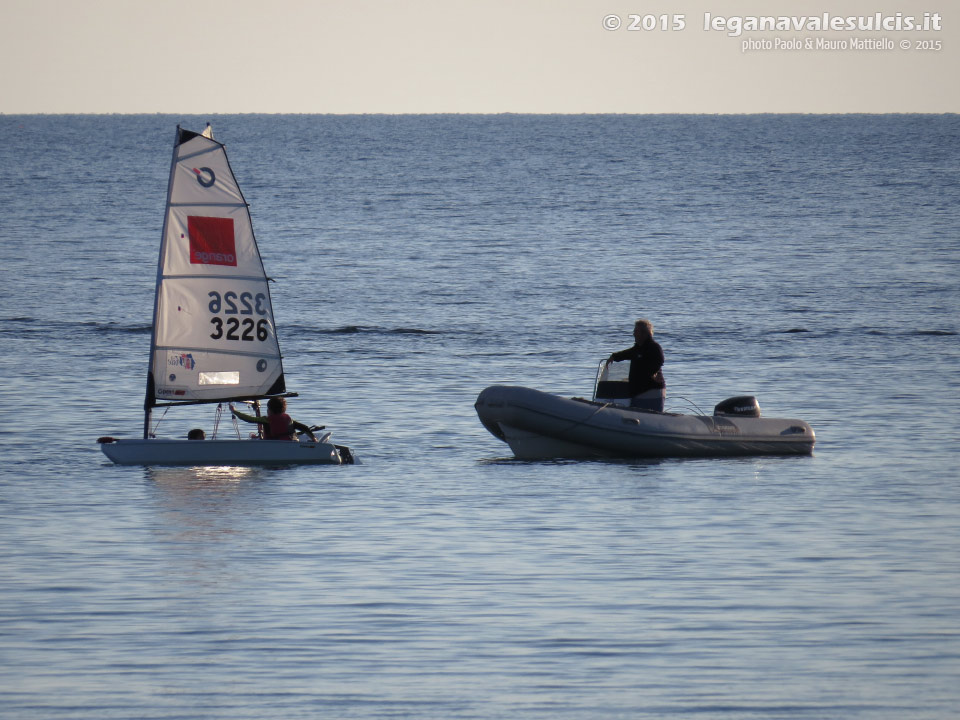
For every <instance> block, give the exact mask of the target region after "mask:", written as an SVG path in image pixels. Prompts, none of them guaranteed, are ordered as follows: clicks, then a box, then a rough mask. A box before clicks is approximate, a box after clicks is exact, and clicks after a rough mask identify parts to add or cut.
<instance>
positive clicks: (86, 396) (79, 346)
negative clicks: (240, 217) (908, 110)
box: [0, 115, 960, 720]
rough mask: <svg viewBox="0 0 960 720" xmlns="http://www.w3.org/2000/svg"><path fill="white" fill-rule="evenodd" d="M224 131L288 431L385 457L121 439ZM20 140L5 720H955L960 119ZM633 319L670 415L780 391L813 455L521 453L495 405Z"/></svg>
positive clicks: (231, 130)
mask: <svg viewBox="0 0 960 720" xmlns="http://www.w3.org/2000/svg"><path fill="white" fill-rule="evenodd" d="M207 120H210V121H212V122H213V126H214V130H215V133H216V135H217V138H218V139H220V140H221V141H224V142H225V143H226V144H227V149H228V152H229V154H230V159H231V161H232V164H233V167H234V170H235V173H236V175H237V177H238V179H239V182H240V185H241V187H242V188H243V190H244V193H245V194H246V198H247V200H248V202H250V204H251V212H252V215H253V222H254V228H255V230H256V232H257V236H258V239H259V242H260V249H261V253H262V255H263V259H264V263H265V265H266V268H267V271H268V273H269V274H270V275H271V276H272V277H273V278H274V279H275V280H276V283H275V284H274V285H273V286H272V295H273V301H274V307H275V312H276V317H277V322H278V325H279V333H280V342H281V347H282V349H283V351H284V354H285V369H286V376H287V381H288V387H289V388H290V389H292V390H296V391H298V392H299V393H300V397H299V398H297V399H294V400H292V401H291V404H290V408H291V414H292V415H293V416H294V417H295V418H297V419H300V420H303V421H306V422H318V423H323V424H326V425H327V426H328V427H329V428H330V429H332V430H333V431H334V439H335V440H337V441H339V442H341V443H344V444H347V445H350V446H351V447H352V448H353V449H354V450H355V452H356V453H357V454H358V455H359V457H360V458H361V459H362V460H363V464H362V465H358V466H346V467H325V468H324V467H321V468H309V467H300V468H287V469H235V468H219V469H218V468H207V469H171V468H152V469H151V468H140V467H133V468H131V467H116V466H113V465H110V464H108V463H107V462H106V460H105V458H104V457H103V456H102V454H101V453H100V451H99V449H98V447H97V445H96V442H95V440H96V438H97V437H98V436H100V435H119V436H131V437H135V436H138V435H139V433H140V432H141V423H142V411H141V406H142V399H143V392H144V378H145V373H146V359H147V358H146V356H147V350H148V346H149V340H150V322H151V312H152V307H153V284H154V275H155V270H156V255H157V249H158V244H159V239H160V229H161V222H162V214H163V205H164V201H165V194H166V182H167V174H168V171H169V162H170V153H171V148H172V143H173V139H174V130H175V126H176V124H177V123H178V122H182V123H183V124H184V125H185V127H188V128H194V129H199V128H202V127H203V124H204V123H205V122H206V121H207ZM0 131H2V135H3V138H4V141H3V143H0V267H2V268H3V270H2V271H3V284H2V289H0V298H2V300H0V340H2V349H0V377H2V382H0V408H2V409H0V412H2V414H3V415H2V419H3V422H2V423H0V457H2V465H0V557H2V566H0V707H2V711H0V715H2V716H3V717H4V719H5V720H6V719H7V718H9V719H10V720H16V719H20V718H30V719H33V718H51V719H57V718H70V719H72V720H73V719H86V718H89V719H90V720H110V719H114V718H124V719H127V718H129V719H131V720H133V719H137V720H144V719H153V718H156V719H158V720H159V719H161V718H162V719H173V718H182V719H183V720H192V719H195V718H224V719H229V720H245V719H250V720H254V719H256V720H263V719H264V718H270V719H277V720H281V719H282V720H289V719H290V718H398V717H403V718H443V719H444V720H461V719H466V718H477V719H488V718H543V719H546V718H550V719H553V718H558V717H560V718H572V719H573V718H576V719H580V718H674V717H676V718H731V719H734V718H735V719H738V720H739V719H750V720H768V719H776V718H785V719H795V718H796V719H800V718H804V719H806V718H817V719H820V718H871V719H874V718H881V719H887V718H889V719H891V720H892V719H894V718H896V719H897V720H899V719H900V718H904V717H910V718H930V719H933V718H936V719H941V718H942V719H947V718H953V717H956V712H957V706H958V705H960V685H958V683H957V678H958V677H960V471H958V463H960V335H958V333H960V117H958V116H922V115H917V116H729V117H711V116H571V117H560V116H519V115H517V116H511V115H505V116H405V117H394V116H355V117H346V116H257V115H245V116H214V117H209V118H208V117H203V118H200V117H173V116H163V115H155V116H0ZM637 317H648V318H650V319H651V320H652V321H653V322H654V324H655V327H656V335H657V339H658V340H659V341H660V343H661V344H662V345H663V347H664V350H665V352H666V356H667V364H666V366H665V368H664V372H665V375H666V377H667V381H668V385H669V387H668V400H667V407H668V409H675V410H685V411H691V410H693V408H696V407H698V408H701V409H703V410H704V411H707V412H709V411H710V410H711V409H712V407H713V405H714V404H715V403H717V402H718V401H720V400H722V399H724V398H727V397H730V396H733V395H739V394H752V395H756V396H757V397H758V399H759V401H760V405H761V407H762V409H763V412H764V414H766V415H770V416H781V417H783V416H786V417H797V418H802V419H804V420H807V421H808V422H810V423H811V424H812V425H813V426H814V428H815V429H816V432H817V436H818V443H817V447H816V452H815V454H814V455H813V456H812V457H802V458H780V459H776V458H765V459H764V458H747V459H721V460H683V461H680V460H664V461H647V462H617V463H613V462H532V463H531V462H518V461H515V460H511V459H510V453H509V449H508V448H507V446H506V445H503V444H502V443H500V442H499V441H497V440H496V439H495V438H493V437H492V436H490V435H489V434H488V433H487V432H486V431H485V430H484V429H483V427H482V426H481V425H480V423H479V422H478V420H477V418H476V415H475V413H474V410H473V402H474V400H475V398H476V395H477V394H478V393H479V391H480V390H482V389H483V388H484V387H485V386H487V385H491V384H494V383H509V384H518V385H527V386H530V387H535V388H538V389H541V390H546V391H550V392H556V393H559V394H564V395H588V394H589V393H590V391H591V388H592V381H593V376H594V372H595V368H596V363H597V362H598V360H599V359H600V358H601V357H605V356H606V355H608V354H609V353H610V352H611V351H613V350H618V349H622V348H625V347H627V346H629V345H630V344H631V342H632V340H631V327H632V324H633V321H634V320H635V319H636V318H637ZM198 412H199V414H192V413H193V411H189V412H181V413H176V412H174V411H171V412H170V413H169V415H168V416H167V417H166V418H164V419H163V421H162V422H161V424H160V426H159V430H158V432H159V434H161V435H164V434H165V435H182V434H183V433H185V432H186V430H187V429H188V428H189V427H192V426H194V425H198V424H199V425H200V426H203V427H205V429H206V430H207V432H208V434H209V433H210V432H212V430H213V424H214V416H213V412H212V409H210V408H206V409H204V410H202V411H198ZM158 416H159V413H158ZM157 419H159V417H158V418H157ZM220 431H221V432H222V433H224V432H225V433H228V434H229V433H232V432H233V428H232V425H229V424H228V423H226V422H224V423H222V425H221V428H220Z"/></svg>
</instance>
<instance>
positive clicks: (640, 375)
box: [610, 338, 667, 395]
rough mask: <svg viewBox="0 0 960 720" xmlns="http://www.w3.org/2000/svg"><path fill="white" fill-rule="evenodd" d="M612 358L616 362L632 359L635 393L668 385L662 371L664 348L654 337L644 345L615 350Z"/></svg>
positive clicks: (632, 381)
mask: <svg viewBox="0 0 960 720" xmlns="http://www.w3.org/2000/svg"><path fill="white" fill-rule="evenodd" d="M610 359H611V360H614V361H615V362H621V361H623V360H629V361H630V392H631V393H633V394H634V395H639V394H640V393H643V392H646V391H647V390H654V389H656V388H665V387H666V386H667V382H666V380H664V379H663V373H662V372H661V371H660V368H661V367H663V348H661V347H660V345H659V343H657V342H655V341H654V340H653V339H652V338H651V339H650V340H647V341H646V342H645V343H643V345H634V346H633V347H630V348H627V349H626V350H621V351H620V352H615V353H613V354H612V355H611V356H610Z"/></svg>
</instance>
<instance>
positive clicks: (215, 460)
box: [98, 124, 355, 465]
mask: <svg viewBox="0 0 960 720" xmlns="http://www.w3.org/2000/svg"><path fill="white" fill-rule="evenodd" d="M295 395H296V393H290V392H287V389H286V383H285V381H284V376H283V363H282V359H281V355H280V345H279V342H278V340H277V332H276V324H275V322H274V318H273V305H272V303H271V301H270V289H269V287H268V285H267V276H266V274H265V272H264V268H263V261H262V260H261V258H260V251H259V249H258V248H257V241H256V238H255V237H254V234H253V225H252V223H251V220H250V211H249V209H248V205H247V202H246V201H245V200H244V198H243V194H242V193H241V192H240V187H239V185H238V184H237V181H236V178H235V177H234V175H233V171H232V169H231V168H230V163H229V161H228V160H227V154H226V150H225V149H224V146H223V144H222V143H220V142H217V141H216V140H215V139H214V138H213V132H212V130H211V128H210V125H209V124H208V125H207V128H206V130H204V131H203V132H202V133H196V132H192V131H189V130H185V129H182V128H181V127H180V126H179V125H178V126H177V134H176V140H175V142H174V148H173V160H172V162H171V165H170V180H169V184H168V187H167V206H166V213H165V216H164V221H163V236H162V240H161V243H160V257H159V261H158V264H157V284H156V295H155V297H154V310H153V332H152V335H151V338H150V360H149V369H148V372H147V388H146V398H145V400H144V421H143V437H142V438H131V439H117V438H113V437H101V438H99V440H98V442H99V443H100V447H101V449H102V450H103V453H104V454H105V455H106V456H107V457H108V458H110V460H112V461H113V462H115V463H117V464H120V465H265V464H269V465H272V464H302V463H311V464H334V465H338V464H344V463H352V462H354V461H355V460H354V455H353V453H352V452H351V450H350V449H349V448H348V447H346V446H343V445H335V444H333V443H332V442H330V433H329V432H327V433H325V434H323V435H322V436H320V438H319V439H317V440H314V439H308V436H306V435H302V436H300V438H299V440H294V441H291V440H267V439H262V437H261V435H262V433H260V432H258V433H255V434H254V435H253V436H250V435H248V436H247V437H241V435H242V433H241V432H240V429H239V426H237V432H236V433H235V435H236V437H230V438H218V437H217V435H216V431H215V432H214V435H213V437H212V438H210V439H206V438H204V439H185V438H159V437H156V435H155V432H154V431H153V430H151V422H152V415H153V412H154V410H156V409H158V408H164V413H166V411H167V410H169V409H170V408H173V407H179V406H185V405H197V404H201V403H217V404H218V411H219V412H222V408H223V403H234V402H238V403H246V404H248V405H250V406H252V408H253V411H254V412H255V414H256V415H259V414H260V409H259V403H260V401H261V400H265V399H269V398H274V397H292V396H295ZM219 412H218V418H219ZM251 427H252V426H251ZM257 427H258V428H262V426H261V425H257ZM321 429H322V428H311V430H317V431H319V430H321ZM314 437H316V436H314Z"/></svg>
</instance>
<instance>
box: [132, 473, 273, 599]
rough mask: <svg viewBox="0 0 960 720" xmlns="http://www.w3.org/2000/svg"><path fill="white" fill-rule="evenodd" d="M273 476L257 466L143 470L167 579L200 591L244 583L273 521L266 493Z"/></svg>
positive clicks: (154, 529) (155, 533) (154, 530)
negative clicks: (251, 560)
mask: <svg viewBox="0 0 960 720" xmlns="http://www.w3.org/2000/svg"><path fill="white" fill-rule="evenodd" d="M271 474H272V473H271V471H270V470H267V469H264V468H255V467H164V468H156V467H155V468H144V480H145V481H146V484H147V486H148V488H149V489H152V490H153V492H152V493H151V496H152V497H153V499H154V501H155V502H154V508H153V509H154V512H155V514H154V518H153V523H152V530H153V533H154V536H155V540H156V543H157V547H158V548H159V549H161V551H162V555H163V557H164V559H165V560H166V568H165V574H166V575H167V576H168V579H179V580H180V581H181V582H184V583H187V584H189V585H197V584H199V585H201V586H213V585H217V586H220V585H223V584H224V583H226V584H228V585H229V584H233V583H238V582H244V581H246V579H247V574H248V572H249V569H248V568H247V569H246V570H245V569H244V568H243V567H242V565H243V562H244V561H245V559H246V558H247V557H248V556H249V553H250V552H251V551H252V550H253V549H255V548H256V547H257V546H259V545H260V544H261V541H262V539H263V536H264V532H265V530H264V528H265V526H268V525H269V524H270V523H269V522H265V521H269V519H270V517H272V513H271V510H270V507H271V505H270V503H269V502H265V500H266V498H265V495H268V494H269V493H265V492H264V487H265V484H264V480H265V478H267V477H269V476H270V475H271Z"/></svg>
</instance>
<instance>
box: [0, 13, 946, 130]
mask: <svg viewBox="0 0 960 720" xmlns="http://www.w3.org/2000/svg"><path fill="white" fill-rule="evenodd" d="M824 12H827V13H829V14H830V15H831V16H836V17H837V18H840V19H843V18H846V17H849V16H852V17H860V16H863V17H864V18H868V19H873V18H874V17H875V15H876V14H877V13H882V14H883V15H885V16H890V17H891V18H894V19H895V17H896V14H897V13H898V12H900V13H902V14H903V15H912V16H914V17H915V18H916V19H917V20H918V21H922V20H923V18H924V14H925V13H929V14H930V19H931V22H932V21H933V17H932V15H933V14H934V13H939V15H940V26H941V30H939V31H936V30H932V29H931V30H927V31H919V32H918V31H912V32H907V31H903V30H901V31H897V30H895V29H892V30H880V31H859V30H856V31H849V30H846V29H840V30H834V29H829V28H828V29H826V30H820V29H818V28H816V27H814V28H813V29H811V28H809V27H807V26H806V25H805V26H804V27H803V28H802V29H799V30H796V29H789V30H781V31H769V30H765V31H753V30H750V29H744V27H745V26H746V23H747V22H748V18H749V17H751V16H760V15H767V16H785V17H788V18H793V21H801V22H806V18H808V17H810V16H814V17H822V16H823V13H824ZM706 13H709V14H710V18H711V22H719V21H716V18H717V16H719V18H720V21H722V22H721V23H720V26H719V29H705V28H704V23H705V14H706ZM645 14H649V15H650V17H644V15H645ZM608 16H615V17H608ZM679 16H683V17H682V24H683V29H678V28H677V26H678V25H679V24H681V23H680V22H679V19H680V18H679ZM740 18H743V21H742V23H741V21H740ZM618 21H619V28H618V29H607V27H610V28H613V27H615V26H616V25H617V24H618ZM838 22H839V20H838ZM738 23H739V24H740V27H738ZM644 24H646V25H647V26H650V25H655V26H656V29H651V30H643V29H634V30H630V29H629V27H630V26H631V25H633V26H635V27H636V28H642V27H643V25H644ZM664 24H666V25H667V27H668V28H670V29H661V28H662V27H663V25H664ZM605 26H606V27H605ZM738 29H739V30H740V33H739V34H736V30H738ZM808 40H809V41H811V46H810V47H807V46H806V42H807V41H808ZM857 41H860V42H862V41H870V43H871V44H878V43H886V44H892V45H893V47H892V49H880V50H877V49H870V48H867V47H856V46H855V42H857ZM751 42H752V43H753V46H752V48H748V49H746V50H745V49H744V44H745V43H746V44H748V45H749V44H750V43H751ZM768 42H769V43H770V44H774V45H775V46H774V47H771V48H764V47H762V45H764V44H767V43H768ZM818 42H819V43H820V46H819V47H818V46H817V43H818ZM824 42H828V43H830V44H831V47H832V48H833V49H827V48H826V47H824V46H823V43H824ZM843 43H846V47H844V46H843ZM921 43H922V44H921ZM901 44H903V45H906V44H909V45H910V47H909V48H906V47H901ZM918 44H921V46H920V47H919V48H918V47H917V46H918ZM794 45H797V46H798V47H794ZM938 46H939V49H936V48H937V47H938ZM0 67H2V70H0V112H2V113H61V112H67V113H72V112H82V113H87V112H98V113H109V112H117V113H139V112H147V113H152V112H170V113H234V112H284V113H293V112H303V113H367V112H382V113H433V112H484V113H495V112H563V113H580V112H622V113H646V112H704V113H717V112H719V113H725V112H960V90H958V88H960V82H958V79H957V70H958V69H960V3H958V0H900V1H899V2H889V1H888V0H876V1H874V2H866V1H864V0H815V1H814V2H811V1H810V0H753V1H746V0H713V1H712V2H705V1H704V0H690V1H688V0H656V1H654V2H650V0H200V1H199V2H184V1H181V2H167V0H0Z"/></svg>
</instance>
